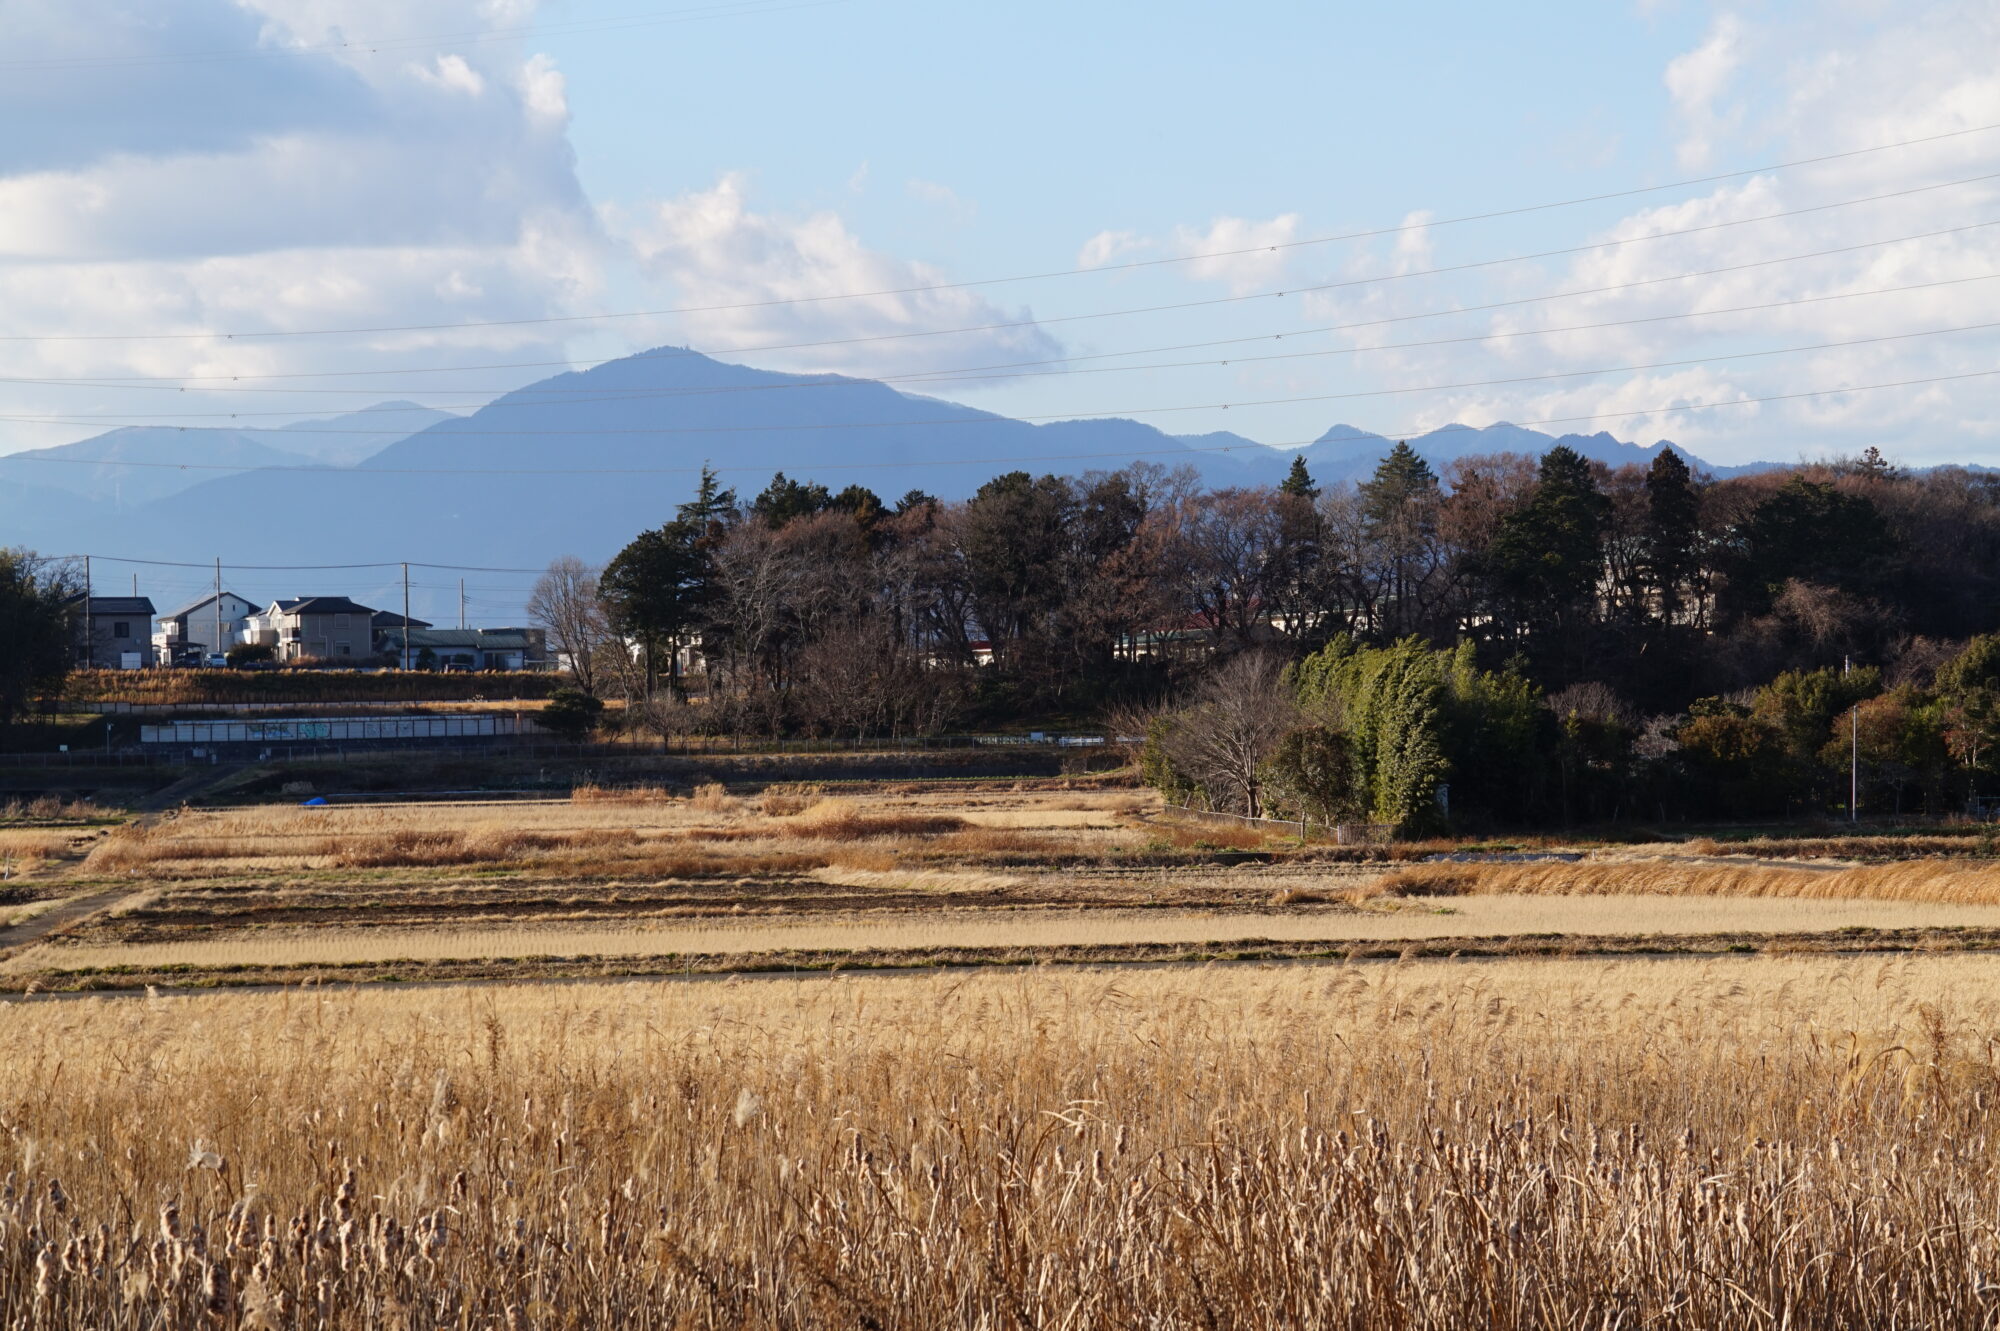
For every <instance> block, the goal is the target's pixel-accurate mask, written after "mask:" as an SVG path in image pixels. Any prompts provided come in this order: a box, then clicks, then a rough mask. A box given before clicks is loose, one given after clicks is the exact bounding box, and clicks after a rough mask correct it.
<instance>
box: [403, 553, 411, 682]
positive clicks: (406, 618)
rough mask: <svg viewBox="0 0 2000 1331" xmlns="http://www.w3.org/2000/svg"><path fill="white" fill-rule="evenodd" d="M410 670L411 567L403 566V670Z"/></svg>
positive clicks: (406, 564)
mask: <svg viewBox="0 0 2000 1331" xmlns="http://www.w3.org/2000/svg"><path fill="white" fill-rule="evenodd" d="M409 668H410V566H409V564H408V563H405V564H404V565H403V669H405V670H408V669H409Z"/></svg>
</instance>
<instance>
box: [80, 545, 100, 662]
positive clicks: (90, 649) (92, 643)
mask: <svg viewBox="0 0 2000 1331" xmlns="http://www.w3.org/2000/svg"><path fill="white" fill-rule="evenodd" d="M83 665H84V668H85V669H86V670H88V669H91V668H93V667H95V666H96V665H97V625H96V624H95V623H94V622H93V621H92V619H91V614H90V556H89V555H85V556H84V557H83Z"/></svg>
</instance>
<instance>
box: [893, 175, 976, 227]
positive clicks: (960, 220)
mask: <svg viewBox="0 0 2000 1331" xmlns="http://www.w3.org/2000/svg"><path fill="white" fill-rule="evenodd" d="M903 189H904V190H905V191H906V192H907V193H908V194H909V196H910V197H911V198H913V199H921V200H923V201H924V202H925V203H928V204H931V205H932V206H934V207H936V208H939V209H942V210H943V211H944V213H945V215H946V216H948V217H950V218H951V220H952V221H953V222H955V223H957V224H958V225H960V226H964V225H965V224H966V223H968V222H970V221H972V219H973V218H974V217H976V216H977V215H978V213H979V208H978V205H976V204H974V203H972V202H970V201H969V200H967V199H964V198H962V197H960V195H959V193H958V191H957V190H955V189H953V188H952V187H951V186H949V185H940V184H938V183H937V182H936V181H935V180H910V181H906V182H904V185H903Z"/></svg>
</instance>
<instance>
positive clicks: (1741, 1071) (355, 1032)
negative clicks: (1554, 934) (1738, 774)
mask: <svg viewBox="0 0 2000 1331" xmlns="http://www.w3.org/2000/svg"><path fill="white" fill-rule="evenodd" d="M1996 1032H2000V979H1996V977H1995V976H1994V974H1993V971H1992V968H1991V966H1990V964H1988V963H1984V962H1981V961H1978V960H1976V959H1916V960H1903V961H1894V962H1888V963H1883V962H1873V963H1861V962H1855V961H1841V962H1826V961H1807V960H1804V959H1790V958H1770V959H1754V960H1743V961H1730V962H1717V963H1711V964H1706V965H1702V966H1696V965H1693V964H1690V963H1581V962H1579V963H1540V964H1528V963H1505V964H1495V965H1465V964H1457V965H1453V964H1450V963H1441V964H1417V965H1406V966H1372V967H1371V966H1360V967H1344V968H1324V969H1305V968H1294V969H1272V970H1251V969H1242V968H1239V969H1224V970H1207V971H1189V972H1178V973H1165V972H1151V973H1137V974H1121V975H1116V976H1112V975H1079V974H1074V973H1070V974H1065V975H1060V976H1052V975H1048V974H1028V975H1020V976H980V977H974V978H964V977H934V978H926V979H917V980H889V979H869V980H841V979H817V980H812V981H807V982H789V981H765V982H758V983H737V984H726V985H724V984H679V985H675V984H667V985H662V984H646V985H604V986H594V987H551V988H539V989H537V988H514V989H508V988H497V989H486V990H448V991H432V992H428V993H407V992H403V993H398V992H371V993H360V994H354V993H345V994H332V993H320V992H316V991H307V992H296V991H295V992H291V993H285V994H277V995H237V996H204V997H193V998H171V999H164V998H163V999H155V1000H126V1001H118V1000H86V1001H79V1002H64V1003H47V1004H40V1005H25V1006H24V1005H16V1006H11V1007H6V1008H0V1180H4V1181H0V1326H4V1327H5V1328H8V1329H9V1331H14V1329H25V1328H85V1327H89V1328H104V1329H123V1328H133V1329H135V1331H136V1329H138V1328H148V1329H153V1328H160V1329H173V1328H183V1327H185V1328H196V1327H201V1328H208V1327H246V1328H278V1327H333V1328H380V1327H396V1328H432V1327H440V1328H441V1327H470V1328H524V1327H537V1328H539V1327H549V1328H585V1327H591V1328H608V1327H640V1326H643V1327H670V1328H801V1329H803V1328H821V1327H828V1328H832V1327H840V1328H849V1327H870V1328H882V1329H884V1331H905V1329H907V1331H920V1329H921V1331H934V1329H935V1328H945V1327H949V1328H961V1327H963V1328H993V1329H995V1331H998V1329H999V1328H1027V1327H1033V1328H1046V1329H1047V1331H1085V1329H1086V1328H1089V1329H1096V1328H1128V1327H1129V1328H1141V1327H1143V1328H1176V1327H1191V1328H1271V1329H1273V1331H1275V1329H1276V1328H1299V1327H1346V1328H1357V1329H1367V1331H1373V1329H1375V1328H1399V1329H1400V1328H1440V1329H1442V1328H1453V1329H1457V1328H1467V1327H1480V1328H1486V1327H1494V1328H1527V1327H1537V1328H1539V1327H1577V1328H1584V1327H1589V1328H1605V1327H1631V1328H1640V1327H1669V1328H1676V1327H1686V1328H1694V1327H1702V1328H1711V1327H1765V1326H1780V1327H1791V1328H1822V1327H1823V1328H1834V1327H1840V1328H1859V1327H1910V1328H1915V1327H1925V1328H1931V1327H1975V1326H1991V1325H1993V1324H1994V1321H1995V1319H1996V1316H2000V1234H1997V1233H1996V1219H2000V1180H1996V1170H2000V1150H1996V1148H1997V1147H2000V1140H1996V1137H1995V1129H1996V1126H2000V1121H1996V1120H2000V1063H1996V1048H2000V1046H1996V1043H1995V1038H1996Z"/></svg>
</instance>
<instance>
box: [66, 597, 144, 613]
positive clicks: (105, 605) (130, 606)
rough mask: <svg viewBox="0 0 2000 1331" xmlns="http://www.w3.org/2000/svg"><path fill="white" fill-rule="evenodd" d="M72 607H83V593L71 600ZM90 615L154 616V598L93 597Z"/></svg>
mask: <svg viewBox="0 0 2000 1331" xmlns="http://www.w3.org/2000/svg"><path fill="white" fill-rule="evenodd" d="M69 599H70V603H71V604H72V605H76V606H81V605H82V604H83V596H82V594H81V593H79V594H77V595H75V596H72V597H70V598H69ZM90 613H91V614H93V615H145V616H146V617H147V618H149V619H150V618H151V617H152V614H153V602H152V598H150V597H146V596H93V597H91V598H90Z"/></svg>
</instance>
